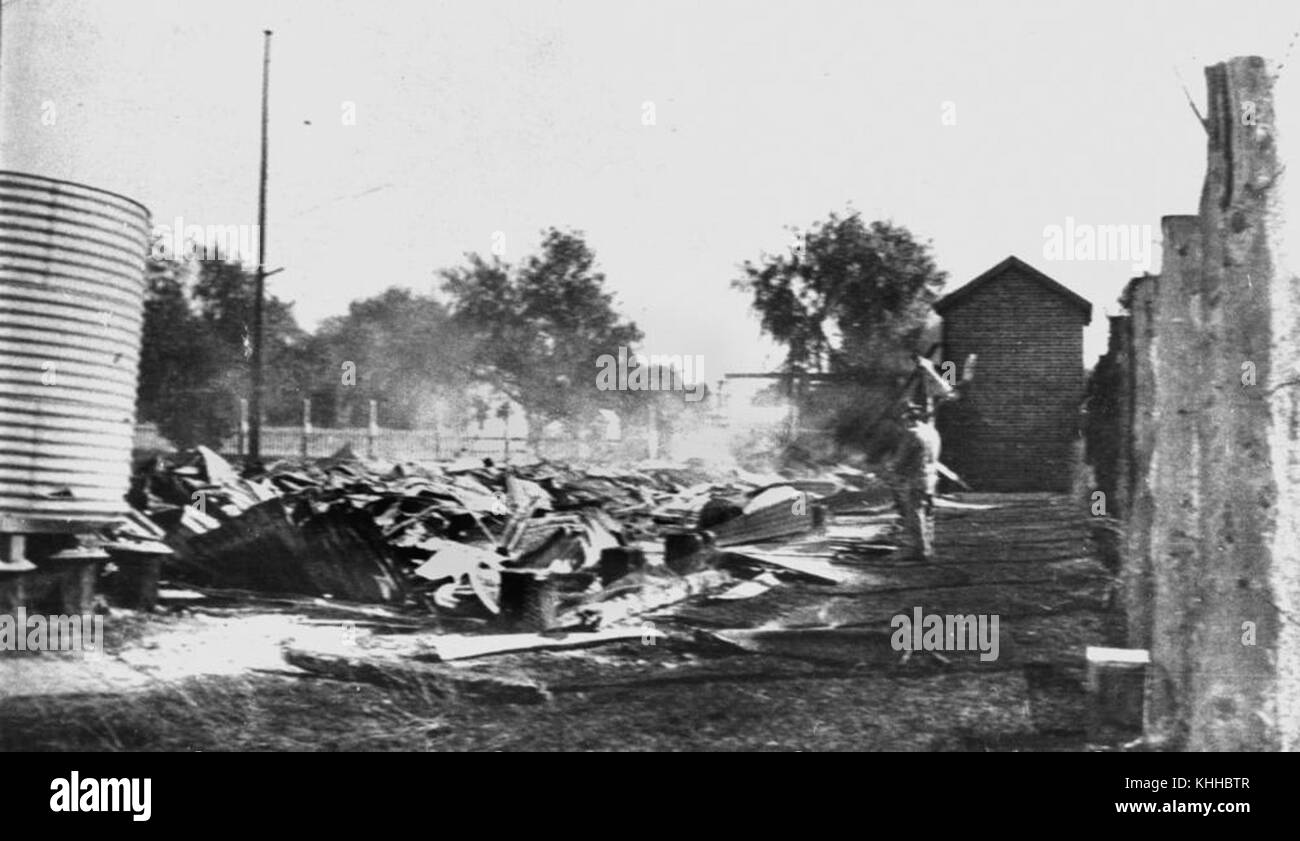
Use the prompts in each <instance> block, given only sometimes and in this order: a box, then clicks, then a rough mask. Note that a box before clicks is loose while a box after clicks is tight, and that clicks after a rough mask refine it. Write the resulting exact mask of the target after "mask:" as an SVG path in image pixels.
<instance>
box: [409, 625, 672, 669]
mask: <svg viewBox="0 0 1300 841" xmlns="http://www.w3.org/2000/svg"><path fill="white" fill-rule="evenodd" d="M420 636H421V640H420V641H421V642H422V643H424V645H423V646H422V647H421V650H420V658H421V659H428V660H440V661H446V660H464V659H466V658H470V657H490V656H492V655H494V654H507V653H511V652H518V651H549V650H554V649H561V648H588V647H591V646H594V645H604V644H605V643H610V642H620V641H624V640H633V639H635V640H642V641H649V642H651V644H652V643H653V641H654V640H660V639H667V635H666V634H664V633H663V632H661V631H656V630H654V629H653V628H640V627H631V628H604V629H602V630H599V631H569V632H565V633H556V634H436V635H430V634H421V635H420Z"/></svg>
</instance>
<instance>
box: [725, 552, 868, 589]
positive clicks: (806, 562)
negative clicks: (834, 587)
mask: <svg viewBox="0 0 1300 841" xmlns="http://www.w3.org/2000/svg"><path fill="white" fill-rule="evenodd" d="M726 554H732V555H740V556H741V557H743V558H745V559H747V560H752V561H757V562H758V563H761V564H766V565H768V566H773V567H776V568H778V569H782V570H785V571H787V572H796V573H798V574H800V575H803V576H807V577H808V578H811V579H813V580H815V581H819V582H821V583H824V584H839V583H840V582H842V581H844V580H845V579H846V578H847V574H846V573H845V572H844V571H843V570H838V569H836V568H835V567H834V566H832V565H831V561H830V558H829V557H822V558H818V557H815V556H808V555H804V554H802V553H798V552H783V551H779V550H776V549H760V548H759V547H757V546H730V547H728V548H727V550H726V553H724V556H723V562H724V563H725V561H726Z"/></svg>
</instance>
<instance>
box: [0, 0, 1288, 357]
mask: <svg viewBox="0 0 1300 841" xmlns="http://www.w3.org/2000/svg"><path fill="white" fill-rule="evenodd" d="M264 28H270V29H273V30H274V31H275V36H274V44H273V52H272V71H271V87H272V103H271V115H272V116H271V181H270V198H269V212H270V217H269V224H268V230H269V244H268V247H267V252H268V261H269V263H270V265H272V266H284V267H285V271H284V272H283V273H281V274H278V275H276V276H275V277H274V278H272V279H271V280H270V281H269V283H270V286H271V289H272V290H273V291H274V292H275V294H277V295H279V296H281V297H283V298H286V299H288V300H291V301H293V302H294V303H295V305H296V312H297V314H298V317H299V320H300V321H301V322H302V323H303V324H304V325H305V326H308V327H311V326H313V325H314V324H315V323H316V322H317V321H318V320H319V319H321V318H323V317H327V316H329V315H332V314H336V313H340V312H343V311H344V310H345V309H346V307H347V304H348V302H349V301H350V300H352V299H354V298H357V297H364V296H368V295H371V294H374V293H377V292H379V291H380V290H381V289H383V288H384V287H386V286H388V285H393V284H397V285H405V286H411V287H414V288H417V289H421V290H425V289H428V288H430V286H431V284H433V283H434V281H435V276H434V273H435V271H436V270H437V269H439V268H443V267H447V266H450V265H454V264H456V263H457V262H459V261H460V260H461V255H462V254H463V253H464V252H467V251H479V252H483V253H487V252H488V251H489V250H490V249H491V248H492V245H493V242H494V239H493V238H494V235H497V233H498V232H500V234H502V235H504V245H505V248H506V254H505V256H506V259H508V260H516V259H518V258H520V257H521V256H522V255H524V254H526V253H527V252H529V251H531V250H533V249H534V248H535V247H536V245H537V242H538V235H539V231H540V230H541V229H542V228H543V227H546V226H549V225H557V226H564V227H573V228H577V229H580V230H582V231H585V232H586V234H587V236H588V240H589V242H590V244H591V245H592V246H593V247H594V248H595V250H596V252H597V254H598V256H599V258H600V263H601V266H602V268H603V269H604V271H605V272H606V274H607V275H608V277H609V281H610V284H611V286H612V288H613V289H614V291H615V292H616V293H617V295H618V299H619V302H620V304H621V306H622V309H623V311H624V312H625V313H626V314H627V315H629V316H630V317H632V318H633V319H635V320H636V321H637V323H638V324H639V325H640V326H641V327H642V328H643V329H644V330H645V333H646V341H645V347H646V349H647V350H648V351H651V352H655V353H680V354H692V355H694V354H701V355H703V356H704V359H705V366H706V368H705V370H706V372H707V374H708V377H709V379H716V378H717V377H719V376H721V374H722V373H724V372H726V371H741V370H748V371H753V370H771V369H772V368H774V367H775V366H776V365H777V364H778V363H779V361H780V358H781V354H780V352H779V351H778V350H776V349H775V348H774V347H773V346H772V345H770V344H768V343H765V342H761V341H760V340H759V333H758V329H757V323H756V320H755V319H754V318H753V316H752V315H751V314H750V313H749V310H748V301H747V299H746V298H745V297H744V296H743V295H741V294H740V293H738V292H735V291H733V290H731V289H730V285H729V282H730V280H731V279H732V278H733V277H735V276H736V275H737V270H736V266H737V265H738V264H739V263H741V262H742V261H744V260H745V259H748V258H756V257H758V256H759V255H760V253H761V252H763V251H765V250H766V251H775V250H777V249H781V248H783V247H784V245H785V243H786V242H787V234H786V232H785V230H784V227H785V226H787V225H800V226H806V225H808V224H809V223H811V222H813V221H814V220H818V219H822V218H825V216H826V215H827V214H828V213H829V212H831V211H834V210H843V209H845V208H846V207H848V206H850V205H851V206H852V207H853V208H856V209H858V210H860V211H862V212H863V214H864V215H865V216H866V217H867V218H868V219H876V218H889V219H892V220H893V221H895V222H896V223H899V224H902V225H905V226H906V227H908V228H909V229H911V230H912V232H913V233H914V234H916V235H917V236H918V237H920V238H921V239H925V240H931V241H932V242H933V245H934V250H935V255H936V257H937V259H938V262H939V264H940V266H941V267H942V268H943V269H945V270H946V271H947V272H948V273H949V274H950V280H949V288H950V289H952V288H956V287H957V286H959V285H960V284H961V283H964V282H965V281H967V280H969V279H970V278H972V277H974V276H976V275H978V274H979V273H980V272H982V271H984V270H985V269H987V268H989V267H990V266H992V265H993V264H995V263H997V262H999V261H1000V260H1002V259H1003V258H1005V257H1006V256H1007V255H1008V254H1016V255H1017V256H1019V257H1021V258H1022V259H1025V260H1026V261H1028V262H1029V263H1031V264H1033V265H1035V266H1037V267H1038V268H1039V269H1041V270H1043V271H1044V272H1046V273H1047V274H1049V275H1051V276H1053V277H1055V278H1057V279H1058V280H1060V281H1061V282H1063V283H1065V284H1066V285H1067V286H1069V287H1071V288H1073V289H1075V290H1076V291H1078V292H1079V293H1080V294H1082V295H1084V296H1085V297H1087V298H1088V299H1090V300H1091V301H1092V302H1093V304H1094V323H1093V328H1092V329H1091V330H1090V331H1089V334H1088V343H1087V351H1088V354H1087V355H1088V361H1089V362H1091V360H1092V357H1094V356H1095V355H1096V353H1098V352H1100V351H1101V350H1103V349H1104V344H1105V317H1104V316H1105V315H1106V314H1107V313H1114V312H1115V311H1116V306H1115V298H1116V296H1117V295H1118V293H1119V291H1120V288H1121V287H1122V285H1123V284H1124V282H1125V281H1126V280H1127V279H1128V278H1129V277H1131V276H1133V275H1134V274H1140V271H1136V270H1135V269H1134V268H1133V267H1132V265H1131V263H1132V262H1133V261H1132V260H1131V259H1130V260H1112V261H1108V262H1101V261H1091V262H1087V261H1050V260H1047V259H1046V258H1045V256H1044V244H1045V237H1044V229H1045V227H1046V226H1049V225H1061V226H1064V225H1065V224H1066V220H1067V217H1073V219H1074V220H1075V223H1076V224H1094V225H1102V224H1105V225H1139V226H1140V225H1150V226H1151V230H1152V231H1153V233H1154V235H1155V237H1156V238H1157V239H1158V238H1159V221H1160V217H1161V216H1162V215H1167V214H1178V213H1194V212H1195V210H1196V203H1197V200H1198V197H1199V193H1200V187H1201V180H1202V177H1203V174H1204V159H1205V137H1204V134H1203V133H1202V131H1201V129H1200V127H1199V126H1198V125H1197V123H1196V121H1195V118H1194V117H1193V115H1192V112H1191V109H1190V108H1189V107H1188V105H1187V102H1186V99H1185V96H1184V93H1183V88H1182V85H1183V83H1185V84H1186V85H1187V87H1188V88H1189V89H1190V92H1191V94H1192V96H1193V98H1194V99H1195V100H1196V101H1197V102H1198V104H1199V103H1202V102H1203V101H1204V77H1203V69H1204V67H1205V65H1207V64H1211V63H1214V62H1217V61H1221V60H1223V59H1226V58H1228V57H1230V56H1233V55H1244V54H1259V55H1264V56H1266V57H1270V58H1274V59H1283V58H1284V57H1286V60H1287V61H1295V62H1300V47H1289V45H1290V44H1292V42H1293V39H1294V33H1296V32H1297V30H1300V4H1296V3H1294V2H1291V0H1285V2H1284V0H1277V1H1276V2H1233V3H1224V2H1188V0H1176V2H1141V3H1136V2H1097V1H1096V0H1089V2H1078V3H1074V2H1069V3H1063V2H1043V0H1034V1H1033V2H978V3H973V2H929V3H926V2H918V3H878V2H870V3H869V2H829V0H822V1H821V2H819V1H818V0H797V2H774V0H761V1H760V2H753V0H751V1H750V2H718V0H690V2H675V0H655V2H644V3H639V2H635V3H634V2H594V1H593V2H586V0H583V2H576V1H574V2H561V0H515V2H495V3H494V2H435V1H434V0H412V2H382V1H380V2H358V1H357V0H352V1H351V2H334V1H333V0H275V2H267V0H224V2H220V3H191V2H174V1H173V2H150V0H111V2H109V1H108V0H105V1H104V2H95V3H91V2H89V0H5V2H4V3H3V44H2V48H0V64H2V65H3V66H2V67H0V90H2V91H3V100H4V102H3V112H2V116H3V121H4V123H3V141H4V143H3V147H2V148H0V154H2V155H3V159H2V160H0V164H2V165H3V166H4V167H6V168H10V169H18V170H25V171H30V172H35V173H39V174H43V175H50V176H55V177H62V178H68V179H72V180H76V181H81V182H85V183H89V184H92V185H95V186H100V187H104V188H108V189H112V190H116V191H118V192H122V193H125V194H127V195H129V196H131V197H133V198H135V199H138V200H139V201H141V202H143V203H144V204H146V205H147V206H148V207H149V208H150V209H151V211H152V212H153V215H154V220H155V222H156V223H158V224H164V223H165V224H170V223H171V221H172V220H173V219H174V218H175V217H176V216H181V217H183V218H184V219H185V221H186V222H187V223H189V224H215V225H253V224H255V223H256V198H257V160H258V158H257V155H258V119H259V118H258V108H259V100H258V95H259V89H260V73H261V49H262V36H261V31H262V30H263V29H264ZM1288 49H1290V51H1291V52H1290V55H1289V56H1287V55H1286V54H1287V52H1288ZM347 103H352V104H353V107H354V110H353V112H352V113H354V114H355V124H354V125H348V124H346V120H345V117H346V116H347V114H348V108H349V106H348V105H347ZM647 103H653V124H651V125H647V124H646V123H647V115H648V113H649V112H648V110H647ZM945 103H951V105H945ZM51 109H52V110H51ZM1202 110H1203V106H1202ZM51 113H53V114H54V119H53V120H52V121H51V120H50V119H49V116H48V115H49V114H51ZM945 115H947V116H948V118H949V119H948V120H946V121H945V119H944V117H945ZM43 116H44V117H45V119H44V120H43V119H42V118H43ZM954 116H955V123H954V122H953V120H952V117H954ZM50 122H52V123H53V124H52V125H51V124H49V123H50ZM946 122H947V123H951V124H945V123H946ZM1158 247H1159V246H1158V243H1157V245H1156V246H1155V253H1154V264H1153V265H1152V271H1158V269H1159V254H1158Z"/></svg>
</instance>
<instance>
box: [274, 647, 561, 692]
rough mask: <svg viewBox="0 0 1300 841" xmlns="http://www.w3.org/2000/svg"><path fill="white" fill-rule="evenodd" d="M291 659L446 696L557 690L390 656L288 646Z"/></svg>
mask: <svg viewBox="0 0 1300 841" xmlns="http://www.w3.org/2000/svg"><path fill="white" fill-rule="evenodd" d="M284 659H285V661H286V662H288V663H289V664H290V665H293V666H297V667H298V668H300V669H303V670H305V671H308V672H311V673H312V674H318V675H323V676H325V677H330V678H334V679H336V680H347V681H358V682H362V683H375V684H379V685H382V686H397V687H402V688H408V689H417V688H418V689H423V690H431V691H433V692H434V693H435V694H436V695H439V696H440V697H444V698H449V699H456V698H465V699H473V700H480V701H493V702H498V703H508V704H542V703H546V702H547V701H549V700H550V698H551V693H550V692H549V691H548V690H547V689H546V687H545V686H543V685H542V684H541V683H539V682H537V681H535V680H533V679H531V678H529V677H525V676H519V675H501V674H483V673H479V672H470V671H465V670H459V669H455V668H452V667H449V666H442V665H438V664H432V663H421V662H419V661H414V660H403V659H398V658H394V657H387V656H378V657H376V656H366V655H362V654H346V653H340V652H335V651H314V650H306V649H301V648H293V647H289V648H285V649H284Z"/></svg>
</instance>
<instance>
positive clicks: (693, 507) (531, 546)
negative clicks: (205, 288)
mask: <svg viewBox="0 0 1300 841" xmlns="http://www.w3.org/2000/svg"><path fill="white" fill-rule="evenodd" d="M130 499H131V502H132V504H133V506H134V507H135V508H136V509H137V512H138V513H137V514H135V515H133V516H132V517H131V518H130V519H129V520H128V521H126V522H124V523H123V524H122V525H121V526H120V527H119V528H118V529H117V530H116V531H115V533H114V534H113V535H112V537H113V540H114V542H115V544H117V545H122V544H134V545H135V546H136V547H137V549H139V550H140V551H145V550H146V547H148V546H153V547H156V546H157V544H158V543H162V544H165V546H166V547H167V549H170V551H171V555H170V557H169V558H167V559H166V561H165V564H164V568H163V574H164V577H166V578H167V579H168V580H169V581H171V582H174V583H183V584H185V585H186V586H188V587H191V588H195V589H197V590H199V591H200V592H208V591H211V590H223V591H253V592H255V593H260V594H297V595H301V596H314V597H327V598H330V599H334V600H340V601H345V602H362V603H377V604H384V605H388V606H391V607H393V608H399V609H402V610H405V611H408V612H417V613H419V612H423V613H428V614H431V615H433V616H436V617H437V618H438V619H439V620H446V621H449V622H450V621H455V620H467V621H470V622H485V623H491V624H492V625H493V626H494V627H503V628H505V629H508V630H511V631H524V630H527V631H541V630H551V629H555V628H585V629H591V628H594V627H605V626H608V625H611V624H617V623H618V622H620V621H621V620H624V619H627V618H629V617H631V616H635V615H638V614H639V613H642V612H644V611H647V610H652V609H655V608H656V607H659V606H662V605H664V604H667V603H671V602H673V601H679V600H681V599H683V598H686V597H687V596H690V595H692V594H695V593H698V592H701V591H702V590H705V589H712V588H719V587H723V586H732V587H735V586H736V585H737V584H741V589H740V593H741V594H743V593H744V592H746V591H745V590H744V585H749V586H750V587H751V589H753V588H754V587H758V588H761V589H758V590H756V591H757V592H761V591H762V589H765V588H766V587H768V586H770V585H771V584H772V583H775V579H774V578H773V577H772V573H773V572H779V573H782V574H793V575H799V574H801V573H800V571H799V570H798V569H795V568H794V567H793V566H792V565H791V564H790V563H788V562H785V561H781V560H779V559H775V558H764V557H763V553H761V552H757V553H748V554H745V555H742V554H738V553H737V552H735V551H730V550H732V549H734V548H735V547H743V546H744V545H747V544H752V543H757V542H760V541H770V540H774V539H779V538H785V537H790V536H794V535H800V534H805V533H809V532H814V531H817V530H819V529H821V528H823V527H824V525H825V523H826V520H827V516H828V511H846V510H854V509H855V508H862V507H863V506H869V505H873V504H874V505H879V504H881V503H887V500H888V494H887V492H885V491H884V490H883V488H882V487H881V486H880V484H879V483H874V482H872V480H871V477H869V476H867V475H865V474H863V473H861V472H860V471H857V470H854V469H853V468H848V467H843V468H839V469H837V470H835V471H832V472H831V473H828V474H827V475H826V476H824V477H818V478H815V479H802V480H788V479H784V478H782V477H780V476H769V475H757V474H752V473H745V472H742V471H738V470H732V471H729V472H728V473H727V474H726V475H718V474H716V473H715V474H711V473H709V472H707V471H705V470H703V469H702V468H700V467H699V466H696V465H676V464H666V463H656V464H643V465H638V466H637V467H636V468H635V469H614V468H600V469H585V470H578V469H573V468H571V467H568V466H565V465H561V464H554V463H538V464H533V465H528V466H510V467H500V466H496V465H494V464H492V462H491V460H484V461H482V462H478V461H467V462H457V463H450V464H439V465H417V464H379V463H371V462H365V461H362V460H359V459H357V458H356V457H355V456H353V455H352V454H351V453H350V452H347V451H343V452H340V453H339V454H336V456H334V457H331V458H328V459H322V460H318V461H312V462H308V461H288V462H281V463H277V464H274V465H271V466H269V467H268V468H267V469H266V470H265V472H263V473H260V474H258V475H256V476H254V477H246V476H241V475H240V474H239V472H238V471H237V470H236V469H235V468H234V467H233V466H232V465H231V464H230V463H228V462H227V461H226V460H225V459H223V458H222V457H221V456H219V455H217V454H216V453H214V452H213V451H211V450H209V449H207V448H204V447H199V448H197V449H195V450H192V451H188V452H186V453H183V454H181V455H179V456H176V457H171V458H168V457H157V458H154V459H153V460H152V461H150V462H148V463H146V464H144V465H142V466H141V469H139V470H138V471H137V473H136V477H135V482H134V485H133V488H132V491H131V495H130ZM724 549H728V551H722V550H724ZM754 579H758V583H757V584H755V583H754V581H753V580H754Z"/></svg>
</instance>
